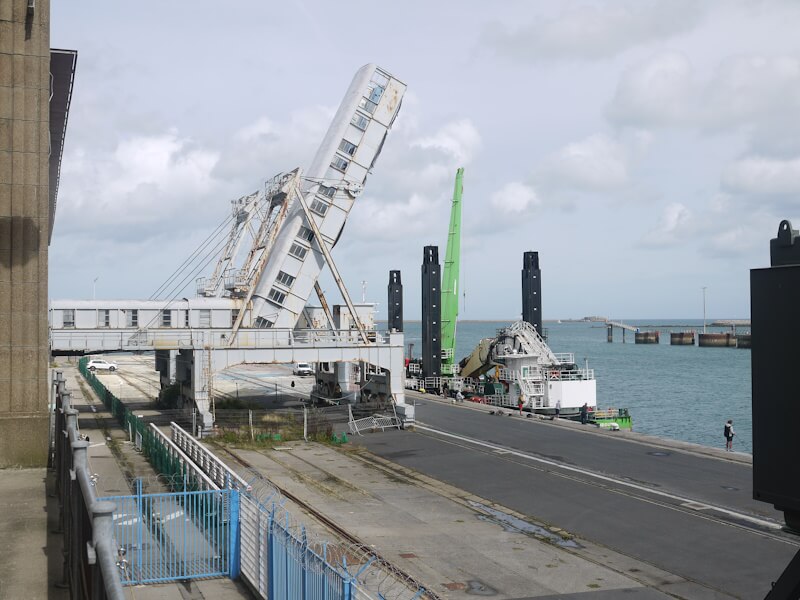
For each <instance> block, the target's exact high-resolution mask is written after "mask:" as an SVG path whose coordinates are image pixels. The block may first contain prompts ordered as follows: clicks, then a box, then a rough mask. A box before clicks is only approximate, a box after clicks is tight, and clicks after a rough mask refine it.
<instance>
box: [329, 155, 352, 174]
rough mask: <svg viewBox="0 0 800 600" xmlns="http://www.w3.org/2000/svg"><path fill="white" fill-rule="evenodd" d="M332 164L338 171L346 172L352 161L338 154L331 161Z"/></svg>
mask: <svg viewBox="0 0 800 600" xmlns="http://www.w3.org/2000/svg"><path fill="white" fill-rule="evenodd" d="M331 166H332V167H333V168H334V169H336V170H337V171H341V172H342V173H344V172H345V171H346V170H347V167H349V166H350V161H349V160H347V159H346V158H344V157H343V156H339V155H338V154H336V155H335V156H334V157H333V160H332V161H331Z"/></svg>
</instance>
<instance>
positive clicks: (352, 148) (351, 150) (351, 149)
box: [339, 140, 356, 156]
mask: <svg viewBox="0 0 800 600" xmlns="http://www.w3.org/2000/svg"><path fill="white" fill-rule="evenodd" d="M339 150H341V151H342V152H344V153H345V154H349V155H350V156H353V154H355V153H356V145H355V144H354V143H352V142H348V141H347V140H342V141H341V143H340V144H339Z"/></svg>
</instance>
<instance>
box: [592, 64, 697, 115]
mask: <svg viewBox="0 0 800 600" xmlns="http://www.w3.org/2000/svg"><path fill="white" fill-rule="evenodd" d="M693 95H694V90H693V83H692V67H691V65H690V63H689V60H688V59H687V58H686V57H685V56H683V55H682V54H679V53H677V52H668V53H662V54H659V55H657V56H655V57H653V58H651V59H650V60H649V61H647V62H644V63H641V64H638V65H636V66H634V67H632V68H629V69H628V70H626V71H625V72H624V73H623V75H622V77H621V78H620V81H619V84H618V85H617V89H616V92H615V94H614V98H613V99H612V101H611V104H610V105H609V107H608V109H607V114H608V117H609V118H610V119H611V121H612V122H615V123H618V124H624V125H626V126H635V127H653V126H664V125H668V124H674V123H683V122H687V121H689V120H690V112H691V111H690V104H691V98H692V96H693Z"/></svg>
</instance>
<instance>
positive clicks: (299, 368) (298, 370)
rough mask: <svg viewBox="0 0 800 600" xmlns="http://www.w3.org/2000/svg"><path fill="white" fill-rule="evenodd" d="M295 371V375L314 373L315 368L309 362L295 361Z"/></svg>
mask: <svg viewBox="0 0 800 600" xmlns="http://www.w3.org/2000/svg"><path fill="white" fill-rule="evenodd" d="M293 372H294V374H295V375H313V374H314V369H312V368H311V365H310V364H308V363H295V365H294V371H293Z"/></svg>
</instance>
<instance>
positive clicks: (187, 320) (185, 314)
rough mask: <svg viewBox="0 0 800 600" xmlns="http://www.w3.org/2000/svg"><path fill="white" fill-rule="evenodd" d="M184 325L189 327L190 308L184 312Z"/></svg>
mask: <svg viewBox="0 0 800 600" xmlns="http://www.w3.org/2000/svg"><path fill="white" fill-rule="evenodd" d="M183 326H184V327H189V309H188V308H187V309H186V312H185V313H183Z"/></svg>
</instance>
